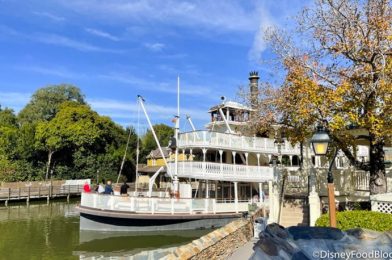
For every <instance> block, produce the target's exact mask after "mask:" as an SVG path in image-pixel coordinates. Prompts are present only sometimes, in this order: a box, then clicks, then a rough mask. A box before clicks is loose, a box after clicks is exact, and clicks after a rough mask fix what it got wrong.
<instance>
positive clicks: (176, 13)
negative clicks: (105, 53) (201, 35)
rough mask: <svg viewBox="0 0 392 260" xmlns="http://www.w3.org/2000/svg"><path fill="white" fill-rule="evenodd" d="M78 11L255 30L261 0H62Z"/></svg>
mask: <svg viewBox="0 0 392 260" xmlns="http://www.w3.org/2000/svg"><path fill="white" fill-rule="evenodd" d="M58 2H59V3H60V4H62V5H63V6H64V7H66V8H69V9H71V10H73V11H75V12H79V13H83V14H84V15H90V16H94V17H99V19H110V20H120V21H124V20H126V21H130V20H132V21H141V20H147V21H159V22H167V23H172V22H175V23H176V24H177V25H179V26H202V27H204V28H210V29H214V30H223V31H247V32H249V31H255V30H256V29H257V28H256V27H257V25H255V19H256V20H257V19H258V17H257V13H256V12H255V11H254V9H255V6H257V4H258V3H257V1H255V0H253V1H250V2H247V3H246V4H244V2H243V1H239V0H235V1H226V0H214V1H204V0H194V1H192V2H190V1H177V0H166V1H155V0H133V1H124V0H112V1H99V0H74V1H67V0H58Z"/></svg>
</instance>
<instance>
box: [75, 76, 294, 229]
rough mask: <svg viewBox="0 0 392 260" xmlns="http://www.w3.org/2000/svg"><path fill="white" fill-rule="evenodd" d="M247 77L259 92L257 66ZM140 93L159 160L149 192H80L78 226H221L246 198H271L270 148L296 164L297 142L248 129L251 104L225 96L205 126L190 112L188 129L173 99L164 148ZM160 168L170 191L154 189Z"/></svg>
mask: <svg viewBox="0 0 392 260" xmlns="http://www.w3.org/2000/svg"><path fill="white" fill-rule="evenodd" d="M249 79H250V89H251V92H252V93H253V92H257V85H258V81H257V80H258V75H257V73H255V72H252V73H251V75H250V77H249ZM138 101H139V104H140V106H141V108H142V110H143V112H144V114H145V116H146V119H147V122H148V124H149V126H150V129H151V131H152V133H153V136H154V138H155V140H156V142H157V145H158V151H159V153H160V154H161V157H162V158H161V159H162V162H163V163H162V165H159V166H160V167H157V168H158V170H157V171H156V172H155V173H154V174H153V175H150V176H149V191H148V192H147V193H143V192H140V191H137V192H128V195H130V196H126V197H124V196H115V195H100V194H87V193H83V194H82V201H81V205H80V206H79V210H80V212H81V229H98V230H121V231H123V230H132V231H153V230H178V229H194V228H205V227H211V226H215V227H217V226H222V225H224V224H225V223H227V222H228V221H231V220H232V219H233V218H236V217H240V216H241V213H242V212H246V211H248V205H249V203H258V206H259V207H262V206H264V207H267V206H268V201H267V200H264V198H265V197H266V196H264V195H269V194H270V193H271V190H272V182H273V181H274V179H276V174H275V173H276V167H273V166H272V165H271V164H270V161H271V159H272V157H273V156H274V155H277V154H280V155H283V156H287V158H289V159H290V160H289V163H288V164H287V165H288V166H289V167H294V169H298V165H293V162H295V161H297V162H298V159H297V160H294V158H295V157H297V158H298V156H299V154H300V150H299V147H297V146H294V147H293V146H291V145H290V144H289V143H288V142H287V141H286V140H284V141H283V143H279V145H276V142H275V139H274V138H273V136H272V137H257V136H255V135H252V134H251V132H250V131H249V130H248V127H247V126H248V124H249V120H250V118H251V113H252V112H253V111H254V110H253V109H252V108H250V107H247V106H245V105H243V104H240V103H238V102H233V101H228V100H226V99H225V98H223V97H222V98H221V103H220V104H218V105H216V106H213V107H211V109H210V110H209V113H210V118H211V119H210V120H209V122H208V123H207V125H206V129H205V130H196V129H194V126H193V123H192V121H191V119H190V118H189V117H188V119H189V121H190V124H191V126H192V129H193V130H192V131H190V132H180V129H179V120H180V116H179V114H180V113H179V106H178V113H177V116H176V120H175V138H174V139H173V142H172V145H171V148H172V149H171V150H172V151H171V153H170V154H169V155H168V156H166V155H165V153H164V152H163V151H164V149H162V147H161V146H160V144H159V142H158V139H157V137H156V134H155V131H154V129H153V127H152V124H151V121H150V119H149V116H148V113H147V111H146V108H145V106H144V99H143V98H142V97H140V96H139V97H138ZM178 104H179V96H178ZM273 131H274V130H273V129H272V130H271V132H273ZM280 147H281V149H280ZM173 155H174V156H173ZM154 166H158V165H154ZM163 172H166V173H167V175H168V176H169V177H170V183H169V186H171V188H170V190H171V191H168V190H164V191H163V192H162V189H161V191H160V192H157V191H153V187H154V184H157V183H156V182H155V180H156V179H157V177H158V175H162V173H163ZM160 179H161V178H160ZM161 184H162V183H158V186H160V185H161ZM167 184H168V183H166V185H165V186H166V187H167ZM140 194H142V195H143V197H140ZM125 227H126V228H125Z"/></svg>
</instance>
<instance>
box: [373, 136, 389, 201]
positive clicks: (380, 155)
mask: <svg viewBox="0 0 392 260" xmlns="http://www.w3.org/2000/svg"><path fill="white" fill-rule="evenodd" d="M383 148H384V143H383V142H377V143H375V144H373V143H371V144H370V147H369V153H370V155H369V156H370V158H369V159H370V160H369V163H370V183H369V188H370V194H379V193H385V192H387V185H386V177H385V164H384V156H385V154H384V149H383Z"/></svg>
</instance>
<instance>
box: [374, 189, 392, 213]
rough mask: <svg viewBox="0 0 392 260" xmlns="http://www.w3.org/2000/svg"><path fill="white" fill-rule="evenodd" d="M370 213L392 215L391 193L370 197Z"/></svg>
mask: <svg viewBox="0 0 392 260" xmlns="http://www.w3.org/2000/svg"><path fill="white" fill-rule="evenodd" d="M370 202H371V205H372V211H378V212H383V213H389V214H392V193H384V194H377V195H372V196H370Z"/></svg>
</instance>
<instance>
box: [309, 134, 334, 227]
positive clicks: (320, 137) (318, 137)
mask: <svg viewBox="0 0 392 260" xmlns="http://www.w3.org/2000/svg"><path fill="white" fill-rule="evenodd" d="M310 142H311V144H312V147H313V151H314V154H315V155H326V154H327V151H328V145H329V143H330V142H331V139H330V137H329V135H328V133H327V131H326V130H325V129H324V127H322V126H318V127H317V131H316V133H314V135H313V136H312V138H311V139H310ZM337 154H338V149H336V150H335V154H334V157H333V158H332V161H331V162H330V165H329V168H328V177H327V180H328V205H329V224H330V226H331V227H336V209H335V185H334V183H333V175H332V166H333V164H334V162H335V158H336V155H337Z"/></svg>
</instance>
